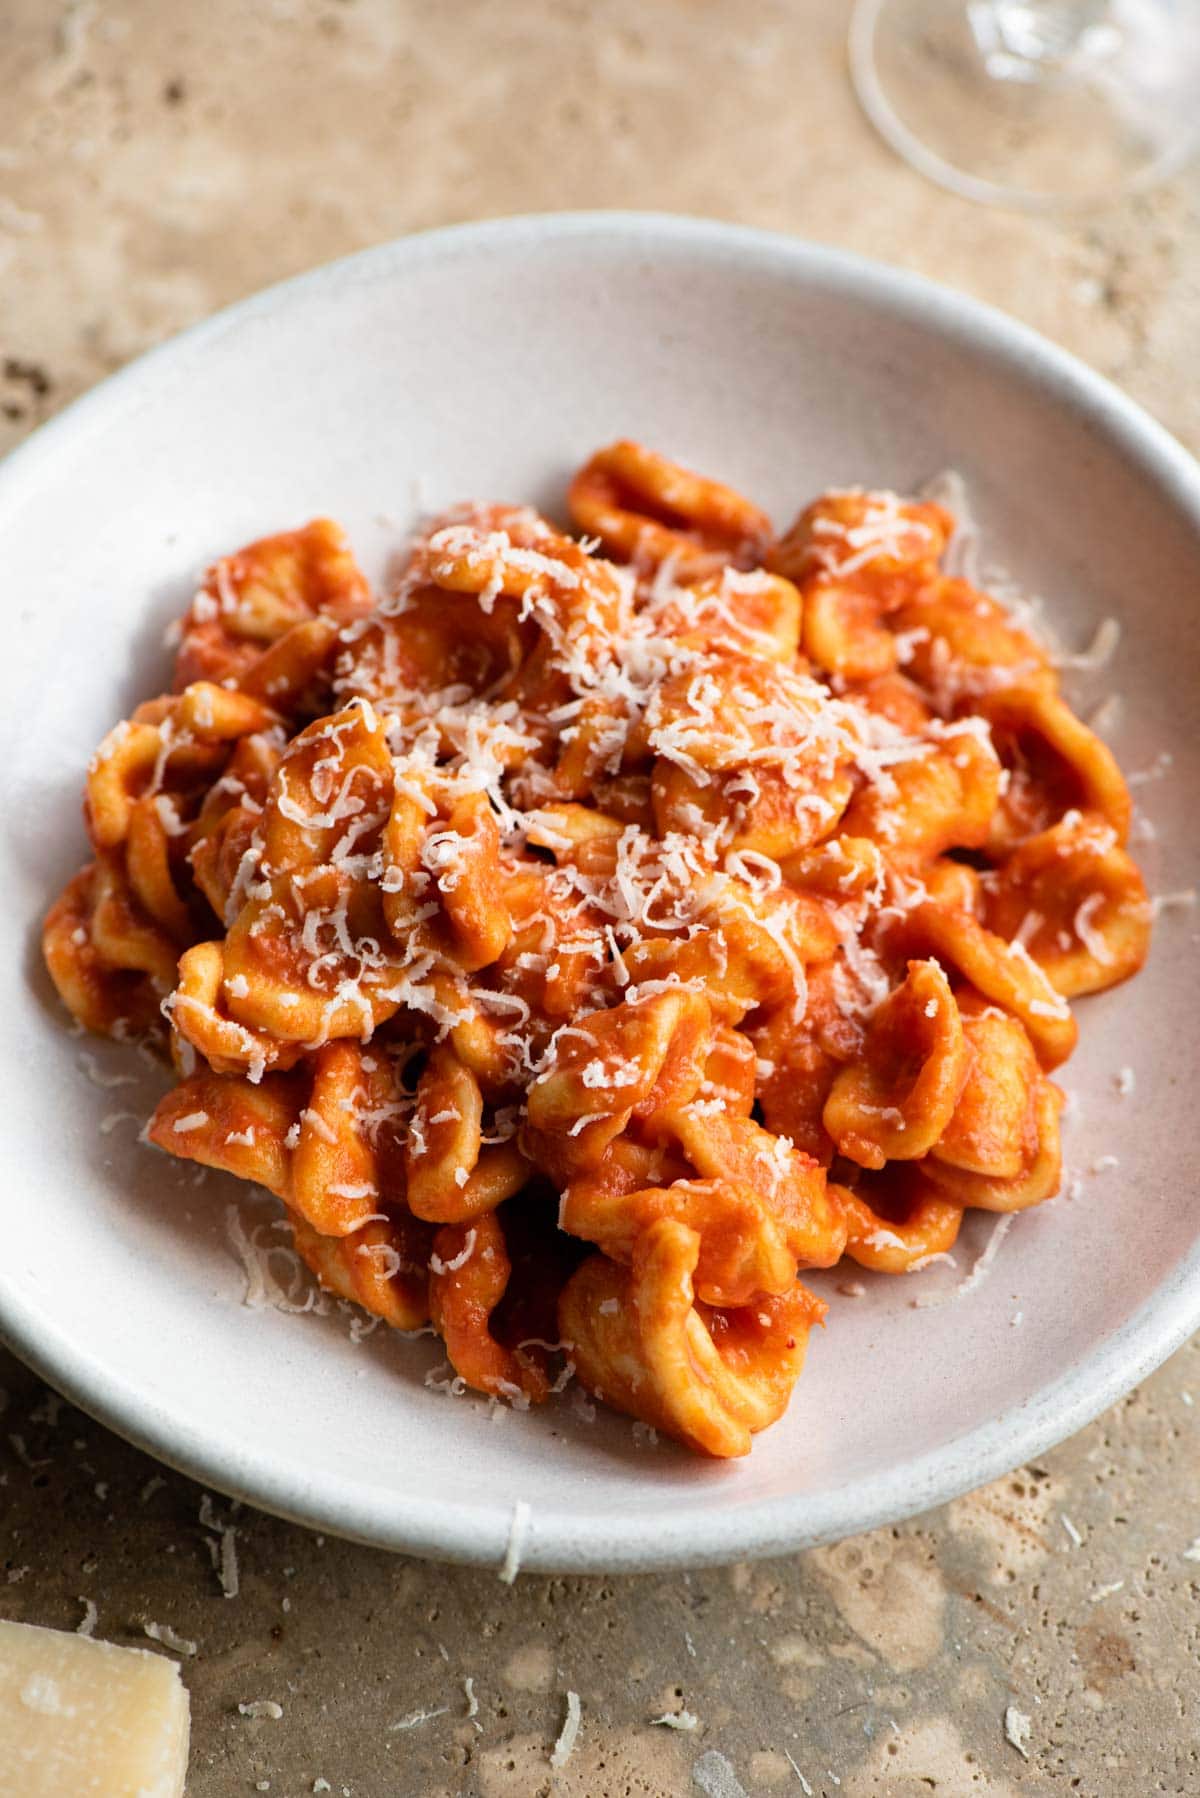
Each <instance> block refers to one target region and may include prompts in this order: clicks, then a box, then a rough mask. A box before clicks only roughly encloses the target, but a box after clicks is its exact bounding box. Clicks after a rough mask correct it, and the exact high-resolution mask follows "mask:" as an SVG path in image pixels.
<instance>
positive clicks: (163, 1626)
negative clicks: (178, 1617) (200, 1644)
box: [142, 1623, 197, 1655]
mask: <svg viewBox="0 0 1200 1798" xmlns="http://www.w3.org/2000/svg"><path fill="white" fill-rule="evenodd" d="M142 1630H143V1633H144V1634H145V1635H147V1636H149V1638H150V1640H151V1641H152V1642H161V1643H162V1645H163V1647H164V1648H170V1649H172V1650H173V1651H174V1652H175V1653H176V1654H184V1655H192V1654H195V1653H196V1652H197V1650H196V1644H195V1642H193V1641H192V1640H191V1638H190V1637H189V1636H181V1635H180V1634H179V1633H178V1631H176V1630H173V1629H172V1628H171V1625H170V1624H169V1623H143V1625H142Z"/></svg>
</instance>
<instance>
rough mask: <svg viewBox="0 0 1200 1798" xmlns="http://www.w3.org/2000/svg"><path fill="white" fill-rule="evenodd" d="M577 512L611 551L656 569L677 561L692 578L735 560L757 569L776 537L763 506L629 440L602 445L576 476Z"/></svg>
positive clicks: (584, 527)
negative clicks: (772, 535) (607, 445)
mask: <svg viewBox="0 0 1200 1798" xmlns="http://www.w3.org/2000/svg"><path fill="white" fill-rule="evenodd" d="M569 504H570V508H571V517H572V518H573V519H574V521H575V523H576V525H577V526H578V528H579V529H580V530H581V531H584V532H586V533H587V534H588V535H589V536H594V537H598V538H599V539H600V542H601V544H602V545H603V546H604V548H605V549H606V550H607V551H608V553H609V554H610V555H614V556H617V557H619V558H620V559H621V560H622V561H626V562H633V563H635V564H636V565H637V566H638V567H639V568H643V569H653V568H657V567H658V566H659V565H660V564H661V563H664V562H669V563H670V564H671V565H672V566H673V568H675V569H676V570H678V571H679V573H680V574H682V575H683V576H684V577H685V578H686V577H687V576H688V575H707V574H710V573H711V572H712V571H713V569H714V567H719V566H720V565H721V564H722V563H725V562H731V563H733V565H734V566H735V567H738V568H752V567H754V566H755V564H756V563H758V562H760V561H761V560H762V556H763V552H764V551H765V549H766V547H767V544H768V542H769V541H770V538H771V521H770V519H769V518H767V516H766V514H765V513H763V512H760V511H759V509H758V507H757V506H754V505H751V503H750V501H749V500H748V499H743V498H742V496H741V494H740V493H735V492H734V490H733V488H732V487H723V486H722V485H721V483H720V482H719V481H710V480H708V479H706V478H705V477H704V476H703V475H697V474H693V473H692V472H691V471H690V469H686V468H681V467H680V466H679V464H678V463H677V462H669V461H668V460H667V458H666V457H665V456H660V455H656V454H655V453H654V451H653V450H648V449H645V448H643V446H642V445H641V444H640V443H632V442H630V441H629V439H628V438H622V439H621V441H620V442H618V443H613V444H610V445H609V447H608V448H607V449H603V450H598V451H597V452H596V454H595V455H594V456H593V457H592V459H591V461H590V462H589V463H588V464H587V466H586V467H585V468H582V469H581V470H580V472H579V473H578V474H577V475H576V476H575V479H574V480H573V481H572V483H571V491H570V495H569Z"/></svg>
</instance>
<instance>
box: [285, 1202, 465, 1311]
mask: <svg viewBox="0 0 1200 1798" xmlns="http://www.w3.org/2000/svg"><path fill="white" fill-rule="evenodd" d="M289 1222H290V1223H291V1226H292V1240H293V1242H294V1243H295V1245H296V1253H297V1254H298V1255H299V1256H300V1258H301V1260H302V1261H304V1262H305V1263H306V1264H307V1266H308V1267H309V1268H310V1269H311V1270H312V1272H313V1273H314V1274H315V1275H316V1276H317V1279H318V1280H319V1281H320V1283H321V1285H322V1286H323V1287H324V1288H325V1290H326V1291H327V1292H332V1293H334V1294H335V1295H336V1296H337V1297H338V1298H340V1299H348V1300H349V1301H350V1303H351V1304H355V1305H361V1306H362V1307H363V1310H364V1311H369V1312H370V1313H371V1315H372V1316H373V1317H381V1318H382V1319H383V1321H384V1323H386V1324H390V1325H391V1327H392V1328H393V1329H394V1330H419V1329H420V1328H421V1327H422V1325H424V1324H426V1323H428V1321H429V1315H430V1310H429V1276H428V1273H427V1271H426V1270H427V1268H428V1265H429V1256H430V1253H431V1250H430V1242H429V1237H430V1232H429V1228H428V1226H427V1225H425V1224H422V1223H420V1222H419V1221H418V1220H417V1219H416V1218H412V1217H406V1216H404V1215H403V1214H402V1213H401V1214H398V1215H397V1216H395V1217H393V1218H390V1219H389V1220H388V1221H387V1222H384V1221H383V1220H382V1219H376V1220H375V1221H374V1222H372V1223H368V1224H363V1225H362V1226H361V1228H360V1229H358V1230H355V1231H354V1232H353V1233H352V1234H351V1235H349V1236H322V1235H320V1234H319V1233H318V1232H317V1231H316V1230H314V1229H313V1228H312V1226H311V1225H310V1224H308V1223H307V1222H306V1221H305V1220H304V1218H302V1217H301V1216H300V1215H299V1214H298V1213H296V1212H292V1213H290V1214H289Z"/></svg>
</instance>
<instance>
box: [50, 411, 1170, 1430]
mask: <svg viewBox="0 0 1200 1798" xmlns="http://www.w3.org/2000/svg"><path fill="white" fill-rule="evenodd" d="M569 506H570V512H571V517H572V521H573V524H574V527H575V529H576V530H577V531H578V532H579V533H580V535H579V536H577V537H573V536H570V535H568V534H566V533H564V532H563V531H561V530H559V529H558V528H557V527H556V526H555V525H553V524H551V523H549V522H548V521H547V520H546V519H544V518H542V517H540V516H538V514H536V513H535V512H533V511H530V510H528V509H526V508H520V507H514V506H501V505H468V506H464V507H462V508H459V509H458V510H456V511H454V512H452V513H450V514H447V515H446V516H444V517H442V518H439V519H437V520H435V521H433V522H432V523H431V524H429V525H428V527H427V528H426V529H424V530H423V532H422V533H421V534H420V535H419V536H418V537H417V538H416V540H415V541H414V542H413V543H412V545H411V546H410V549H409V551H408V554H407V559H406V562H405V564H404V567H403V570H402V572H401V573H400V574H399V575H398V576H397V577H396V579H395V581H394V583H393V584H392V585H391V587H390V588H389V589H388V590H387V591H386V592H384V593H383V594H382V595H376V594H373V593H372V592H371V590H370V588H369V585H368V583H367V581H366V579H365V578H364V576H363V574H362V573H361V571H360V570H359V568H358V566H357V564H356V563H355V561H354V558H353V556H352V554H351V553H350V550H349V548H348V546H347V545H346V542H345V540H344V538H343V536H342V533H341V532H340V530H339V529H338V528H337V526H335V525H333V524H331V523H330V522H328V521H327V520H318V521H316V522H314V523H312V524H309V525H307V526H306V527H304V528H303V529H301V530H297V531H290V532H287V533H285V534H283V535H281V536H277V537H271V538H267V539H264V540H263V541H261V542H258V543H254V544H251V545H250V546H249V547H248V548H246V549H244V550H242V551H240V552H238V553H237V554H236V555H232V556H229V557H226V558H225V559H224V560H222V561H219V562H217V563H216V564H215V565H214V566H213V568H212V569H210V570H209V572H208V574H207V575H206V577H205V580H204V582H203V584H202V586H201V588H200V591H199V592H198V593H197V595H196V597H195V599H194V601H193V602H192V605H191V606H190V608H189V610H188V612H187V614H186V616H185V618H184V619H183V621H182V624H181V627H180V630H179V635H178V653H177V660H176V670H175V681H174V685H173V688H172V691H171V692H170V693H167V694H164V695H162V696H161V697H158V698H154V699H151V700H148V701H147V702H146V703H145V704H143V705H141V706H139V707H138V709H137V710H136V711H135V712H134V714H133V716H132V717H131V718H129V719H128V720H126V721H125V722H123V723H121V724H119V725H118V726H117V727H116V728H115V729H114V730H113V731H111V732H110V733H109V735H108V736H107V737H106V738H105V740H104V742H103V743H102V744H101V745H100V748H99V749H98V750H97V752H96V754H95V756H94V758H93V760H92V763H91V766H90V768H89V771H88V776H87V786H86V799H85V818H86V823H87V828H88V832H89V835H90V838H91V842H92V849H93V860H92V861H91V862H89V863H88V865H87V866H86V867H85V868H84V869H83V870H82V871H81V872H80V873H79V874H77V875H76V876H75V877H74V879H73V880H72V881H71V882H70V883H69V885H68V886H67V888H66V890H65V891H64V893H63V894H62V896H61V897H60V898H59V900H58V901H57V902H56V904H55V905H54V906H53V908H52V909H51V911H50V913H49V916H48V917H47V920H46V925H45V936H44V944H45V956H46V962H47V965H48V967H49V969H50V972H51V974H52V976H53V978H54V981H55V983H56V985H57V987H58V990H59V992H60V994H61V995H62V998H63V1000H64V1001H65V1003H66V1005H67V1006H68V1007H69V1009H70V1010H71V1012H72V1013H73V1014H74V1015H75V1017H76V1018H77V1019H78V1020H79V1021H80V1023H82V1024H83V1025H84V1026H86V1027H87V1028H88V1029H90V1030H94V1031H99V1032H102V1033H106V1034H108V1035H112V1036H117V1037H127V1038H128V1037H142V1036H146V1035H151V1036H154V1035H156V1034H157V1035H158V1036H160V1037H161V1038H162V1040H163V1041H164V1044H165V1046H167V1047H168V1048H169V1052H170V1055H171V1058H172V1060H173V1063H174V1067H175V1070H176V1073H177V1076H178V1079H177V1083H176V1085H175V1086H174V1087H173V1089H172V1090H171V1091H170V1092H169V1093H168V1094H167V1096H166V1097H165V1098H164V1099H163V1100H162V1102H161V1103H160V1105H159V1106H158V1109H157V1111H156V1112H155V1114H154V1117H153V1119H152V1120H151V1123H150V1125H149V1131H148V1134H149V1138H150V1140H151V1141H152V1142H153V1143H155V1144H157V1146H158V1147H159V1148H161V1149H164V1150H166V1151H167V1152H168V1153H169V1154H172V1155H175V1156H179V1157H181V1158H183V1159H185V1160H191V1161H195V1162H199V1163H202V1164H204V1165H206V1166H208V1167H214V1168H220V1169H225V1170H227V1171H229V1172H230V1173H233V1174H236V1175H237V1176H238V1177H239V1178H241V1179H243V1180H249V1181H255V1182H257V1183H259V1184H260V1185H262V1186H264V1187H266V1188H268V1189H269V1190H270V1191H271V1192H272V1193H274V1194H276V1195H277V1197H278V1198H279V1200H280V1201H281V1202H282V1204H283V1205H284V1207H285V1208H286V1213H287V1217H288V1219H289V1221H290V1224H291V1227H292V1230H293V1235H294V1243H295V1249H296V1251H297V1253H298V1254H299V1256H300V1257H301V1258H302V1259H303V1261H304V1262H305V1263H306V1264H307V1265H308V1267H309V1268H310V1269H311V1270H312V1272H313V1273H314V1275H315V1276H316V1278H317V1279H318V1280H319V1281H320V1283H321V1284H322V1286H324V1287H325V1288H326V1289H327V1290H328V1291H329V1292H331V1293H333V1294H336V1295H337V1296H338V1297H339V1298H342V1299H345V1300H349V1301H352V1302H353V1303H355V1304H357V1305H360V1306H363V1307H365V1308H366V1310H367V1311H369V1312H371V1313H372V1314H374V1315H375V1316H377V1317H379V1318H382V1319H383V1320H385V1321H386V1322H387V1323H389V1324H392V1325H393V1326H395V1327H396V1328H398V1329H404V1330H412V1329H417V1328H420V1327H422V1326H425V1325H427V1324H431V1325H432V1327H433V1328H434V1329H435V1330H436V1331H437V1332H438V1333H439V1335H440V1336H441V1337H442V1338H443V1340H444V1343H445V1346H446V1351H447V1354H448V1356H449V1359H450V1362H451V1364H452V1368H453V1370H454V1375H455V1377H456V1378H457V1379H460V1380H461V1381H462V1382H464V1383H465V1384H466V1385H468V1386H470V1387H473V1388H475V1389H476V1390H478V1391H480V1392H484V1393H488V1394H490V1395H492V1396H493V1397H495V1398H500V1399H505V1400H508V1401H510V1402H512V1403H514V1404H517V1405H519V1406H521V1407H525V1406H527V1405H529V1404H531V1403H537V1402H539V1401H541V1400H543V1399H544V1398H546V1396H547V1395H548V1393H550V1392H551V1391H553V1390H557V1389H559V1388H560V1387H561V1385H562V1384H563V1380H564V1374H566V1373H569V1372H571V1371H573V1372H574V1374H575V1376H576V1377H577V1378H578V1379H579V1380H580V1381H581V1382H582V1384H583V1385H584V1386H585V1387H586V1388H587V1389H588V1390H589V1391H590V1392H592V1393H593V1394H594V1395H595V1396H596V1397H598V1398H602V1399H603V1400H605V1401H606V1402H607V1403H608V1404H610V1405H612V1406H615V1407H616V1408H618V1409H619V1410H622V1411H625V1412H627V1413H629V1414H630V1415H632V1416H633V1417H635V1418H638V1419H641V1420H642V1421H644V1422H645V1423H647V1424H651V1425H653V1426H654V1427H655V1428H657V1429H660V1430H662V1431H665V1432H667V1433H669V1434H670V1435H672V1436H675V1437H677V1438H678V1439H679V1440H680V1441H681V1442H683V1443H686V1444H687V1445H689V1446H690V1447H692V1448H694V1449H697V1450H699V1451H701V1452H703V1453H706V1454H709V1455H715V1456H721V1457H725V1456H733V1455H741V1454H745V1453H746V1452H747V1451H748V1449H749V1446H750V1440H751V1436H752V1434H753V1433H754V1432H755V1431H757V1430H761V1429H763V1428H764V1427H765V1426H766V1425H767V1424H769V1423H771V1422H773V1421H774V1419H775V1418H777V1417H778V1416H779V1415H780V1414H781V1413H782V1412H783V1410H784V1409H785V1407H786V1405H787V1403H788V1399H789V1396H790V1394H791V1390H792V1387H793V1385H794V1383H795V1381H796V1379H797V1378H798V1376H799V1373H800V1370H801V1366H802V1363H803V1359H804V1353H805V1347H806V1343H807V1339H808V1335H809V1331H810V1330H811V1328H812V1326H813V1324H814V1323H818V1322H821V1321H822V1320H823V1318H824V1314H825V1311H826V1306H825V1305H824V1303H823V1302H822V1301H821V1300H820V1299H818V1298H817V1297H816V1296H815V1295H814V1294H813V1293H812V1292H810V1291H809V1290H808V1289H807V1288H806V1287H805V1286H804V1285H803V1284H801V1283H800V1280H799V1278H798V1275H800V1274H801V1273H803V1271H804V1270H805V1269H816V1268H829V1267H832V1266H833V1265H834V1264H836V1263H837V1262H838V1261H839V1260H840V1259H841V1258H842V1257H843V1256H848V1257H850V1258H852V1259H853V1260H854V1261H856V1262H858V1263H860V1264H861V1265H862V1266H864V1267H868V1268H872V1269H876V1270H878V1271H881V1272H886V1273H903V1272H907V1271H909V1270H911V1269H913V1268H918V1267H920V1266H921V1265H923V1264H924V1263H925V1262H926V1261H927V1260H928V1259H929V1258H930V1257H931V1256H936V1255H940V1254H945V1253H946V1252H947V1251H948V1250H949V1249H950V1248H951V1247H952V1245H953V1243H954V1241H955V1238H956V1236H957V1234H958V1230H959V1226H960V1223H961V1220H962V1215H963V1212H964V1210H965V1209H967V1208H968V1207H973V1206H974V1207H980V1208H982V1209H985V1210H990V1211H1013V1210H1019V1209H1021V1208H1023V1207H1025V1206H1028V1205H1034V1204H1037V1203H1039V1202H1040V1201H1041V1200H1043V1199H1046V1198H1048V1197H1050V1196H1051V1194H1053V1193H1054V1192H1055V1191H1056V1190H1057V1187H1058V1182H1059V1178H1060V1152H1059V1113H1060V1109H1061V1104H1062V1095H1061V1093H1060V1092H1059V1089H1058V1088H1057V1087H1056V1086H1055V1084H1054V1083H1053V1081H1052V1079H1051V1077H1050V1076H1051V1074H1052V1073H1053V1071H1054V1069H1055V1068H1056V1067H1058V1066H1059V1065H1060V1064H1061V1063H1062V1062H1063V1061H1064V1060H1065V1059H1066V1057H1067V1056H1068V1055H1069V1054H1070V1053H1071V1050H1072V1048H1073V1046H1074V1042H1075V1036H1076V1025H1075V1021H1074V1019H1073V1018H1072V1015H1071V1012H1070V1009H1069V1007H1068V1005H1067V1003H1066V1001H1067V999H1069V998H1073V997H1075V996H1076V995H1079V994H1085V993H1091V992H1095V991H1098V990H1100V989H1101V988H1103V987H1107V986H1111V985H1112V984H1114V983H1115V982H1116V981H1119V980H1123V979H1125V978H1126V977H1128V976H1129V975H1130V974H1133V973H1135V972H1136V971H1137V969H1138V968H1139V967H1140V966H1141V964H1142V962H1143V960H1144V958H1145V955H1146V950H1147V944H1148V936H1149V928H1150V907H1149V904H1148V902H1147V898H1146V893H1145V889H1144V887H1143V885H1142V881H1141V878H1140V876H1139V874H1138V871H1137V869H1136V867H1135V866H1134V864H1133V862H1132V861H1131V860H1130V858H1129V856H1128V854H1127V853H1126V850H1125V847H1124V844H1125V838H1126V834H1127V831H1128V827H1129V813H1130V806H1129V796H1128V793H1127V790H1126V787H1125V784H1124V782H1123V780H1122V778H1121V775H1120V772H1119V770H1118V768H1117V766H1116V764H1115V762H1114V760H1113V757H1112V755H1111V753H1110V752H1109V751H1108V749H1107V748H1105V746H1104V745H1103V744H1102V743H1101V742H1100V741H1099V740H1098V739H1097V738H1096V737H1095V736H1094V735H1093V734H1092V733H1091V732H1090V731H1089V730H1088V729H1087V728H1086V726H1085V725H1083V724H1082V723H1081V722H1080V721H1079V719H1078V718H1076V717H1075V716H1074V714H1073V713H1072V712H1071V710H1070V708H1069V706H1068V705H1067V703H1066V702H1065V700H1064V699H1063V698H1062V696H1061V695H1060V693H1059V692H1058V688H1057V681H1056V678H1055V674H1054V671H1053V666H1052V663H1051V660H1050V658H1049V657H1048V655H1047V653H1046V651H1045V650H1044V648H1043V647H1041V646H1040V645H1039V644H1037V643H1035V642H1034V641H1033V640H1032V639H1031V638H1030V637H1029V636H1028V634H1027V633H1026V632H1025V631H1023V630H1022V629H1020V628H1019V627H1018V625H1017V624H1016V623H1014V622H1013V620H1012V618H1011V617H1010V616H1009V615H1008V613H1006V612H1005V611H1004V609H1003V608H1002V607H1001V606H1000V605H999V604H998V603H997V602H996V601H995V600H993V599H992V598H990V597H989V596H988V595H986V594H984V593H981V592H978V591H976V590H975V589H974V588H972V587H971V586H970V585H968V583H967V582H965V581H964V580H962V579H959V578H951V577H950V576H948V575H947V574H945V573H944V572H943V571H942V564H943V556H944V552H945V550H946V547H947V544H948V542H949V539H950V537H951V534H952V532H953V529H954V520H953V518H952V517H951V516H950V514H949V513H948V512H947V511H946V510H945V509H944V508H943V507H941V506H939V505H935V504H932V503H929V502H915V501H914V502H911V503H910V502H906V501H903V500H901V499H899V498H897V497H896V496H895V495H894V494H891V493H875V492H863V491H859V490H851V491H843V492H830V493H826V494H824V495H822V496H821V497H820V498H819V499H817V500H815V501H814V502H813V503H812V504H811V505H809V506H807V507H806V508H805V509H804V510H803V511H802V512H801V513H800V515H799V517H798V518H797V520H796V522H795V524H794V525H792V527H791V528H790V529H789V530H788V531H787V532H786V533H785V534H784V535H783V536H782V537H778V538H776V537H775V535H774V532H773V530H772V527H771V524H770V521H769V520H768V519H767V517H766V516H765V514H764V513H763V512H761V511H760V510H759V509H758V507H757V506H755V505H753V504H752V503H751V502H750V501H749V500H746V499H744V498H743V497H742V496H741V495H740V494H738V493H736V492H734V491H732V490H731V489H729V488H727V487H724V486H722V485H721V484H720V483H718V482H716V481H713V480H709V479H707V478H702V477H700V476H698V475H695V474H693V473H691V472H690V471H688V470H686V469H683V468H680V467H678V466H676V465H675V464H673V463H671V462H669V461H667V460H666V459H665V458H664V457H662V456H660V455H657V454H655V453H653V452H651V451H649V450H647V449H645V448H643V447H642V446H640V445H638V444H634V443H628V442H622V443H617V444H614V445H612V446H610V447H609V448H608V449H605V450H602V451H600V452H599V453H598V454H597V455H595V456H593V458H592V459H591V461H590V462H588V464H587V465H586V467H584V468H583V469H582V470H581V471H580V473H579V474H578V475H577V476H576V478H575V480H574V482H573V483H572V485H571V489H570V496H569ZM564 1357H565V1366H564V1362H563V1358H564Z"/></svg>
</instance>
